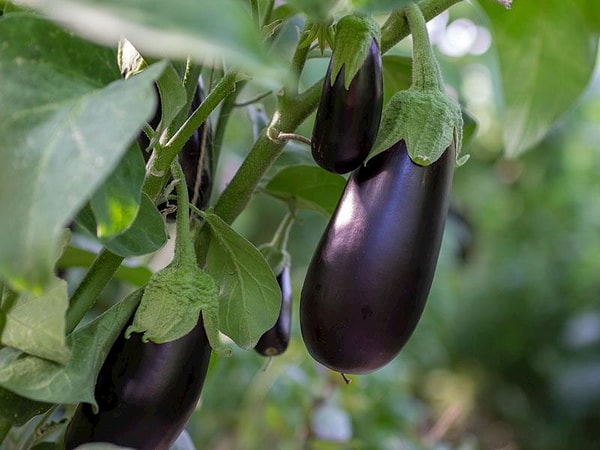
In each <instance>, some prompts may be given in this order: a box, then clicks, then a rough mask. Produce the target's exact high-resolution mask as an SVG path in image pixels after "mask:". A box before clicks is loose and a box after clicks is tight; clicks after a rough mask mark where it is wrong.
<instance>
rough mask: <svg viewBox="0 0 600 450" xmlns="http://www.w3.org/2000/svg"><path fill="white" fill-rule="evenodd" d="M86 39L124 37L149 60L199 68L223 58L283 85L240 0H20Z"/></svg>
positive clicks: (278, 68)
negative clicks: (194, 64)
mask: <svg viewBox="0 0 600 450" xmlns="http://www.w3.org/2000/svg"><path fill="white" fill-rule="evenodd" d="M20 3H22V4H25V5H28V6H31V7H33V8H36V9H38V10H40V11H43V12H44V13H46V14H48V16H49V17H51V18H52V19H54V20H56V21H58V22H60V23H62V24H64V25H65V26H67V27H69V28H71V29H73V30H75V31H76V32H77V33H79V34H81V35H82V36H84V37H86V38H88V39H91V40H94V41H95V42H99V43H102V44H105V45H116V43H117V42H118V40H119V39H120V38H121V36H125V38H127V40H129V41H130V42H131V43H132V44H133V46H134V47H135V48H136V49H137V50H139V51H140V53H142V55H144V56H145V57H148V56H151V57H158V58H163V57H164V58H167V59H172V60H177V59H185V58H187V57H188V56H189V57H191V58H192V59H193V60H195V61H196V62H198V63H201V64H207V65H209V64H220V63H221V62H222V61H223V60H225V62H226V63H227V64H228V65H230V66H233V67H236V68H237V69H239V70H241V71H244V72H248V73H250V74H251V75H253V76H255V77H256V79H257V80H258V81H260V82H263V83H267V84H273V83H276V85H278V86H279V85H280V82H281V81H282V79H283V73H285V72H284V71H283V63H278V62H277V59H276V58H275V57H274V56H273V55H272V54H268V53H267V50H266V46H265V43H264V41H263V39H262V36H261V35H260V33H259V31H258V27H256V25H255V24H254V23H253V21H252V17H251V15H250V12H249V9H247V8H246V7H245V5H244V2H240V1H239V0H218V1H196V0H171V1H163V0H144V1H141V0H53V1H52V2H48V1H47V0H20Z"/></svg>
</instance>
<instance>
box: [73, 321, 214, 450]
mask: <svg viewBox="0 0 600 450" xmlns="http://www.w3.org/2000/svg"><path fill="white" fill-rule="evenodd" d="M128 325H129V324H127V326H128ZM127 326H126V327H125V328H124V329H123V332H124V330H125V329H126V328H127ZM141 336H142V335H141V334H139V333H134V334H132V335H131V336H130V338H129V339H125V337H124V334H123V333H121V335H120V336H119V337H118V338H117V341H116V342H115V343H114V344H113V346H112V348H111V350H110V352H109V354H108V356H107V358H106V361H105V362H104V364H103V366H102V369H101V370H100V373H99V375H98V379H97V382H96V388H95V397H96V401H97V402H98V406H99V412H98V413H97V414H96V413H94V412H93V410H92V406H91V405H90V404H88V403H80V404H79V405H78V406H77V408H76V410H75V413H74V415H73V417H72V419H71V422H70V423H69V425H68V426H67V430H66V434H65V440H64V443H65V449H66V450H71V449H74V448H76V447H78V446H80V445H82V444H84V443H88V442H109V443H112V444H115V445H119V446H123V447H131V448H135V449H138V450H168V449H169V448H170V447H171V446H172V445H173V443H174V442H175V440H176V439H177V437H178V436H179V435H180V434H181V432H182V430H183V429H184V428H185V425H186V423H187V421H188V420H189V418H190V416H191V415H192V413H193V412H194V409H195V408H196V405H197V403H198V399H199V398H200V394H201V392H202V386H203V384H204V379H205V377H206V372H207V370H208V363H209V360H210V355H211V348H210V345H209V343H208V339H207V337H206V333H205V331H204V324H203V321H202V317H200V319H199V321H198V324H197V325H196V326H195V327H194V328H193V329H192V331H190V332H189V333H188V334H187V335H185V336H183V337H182V338H180V339H177V340H175V341H171V342H167V343H165V344H154V343H152V342H148V343H144V342H142V339H141Z"/></svg>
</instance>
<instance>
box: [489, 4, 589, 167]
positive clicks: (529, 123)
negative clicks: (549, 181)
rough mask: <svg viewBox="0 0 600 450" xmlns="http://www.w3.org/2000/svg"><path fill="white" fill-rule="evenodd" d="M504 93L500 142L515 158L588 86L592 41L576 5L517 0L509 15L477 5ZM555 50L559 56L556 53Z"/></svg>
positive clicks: (529, 146) (583, 11)
mask: <svg viewBox="0 0 600 450" xmlns="http://www.w3.org/2000/svg"><path fill="white" fill-rule="evenodd" d="M481 5H482V6H483V8H484V10H485V11H486V12H487V14H488V16H489V18H490V22H491V29H492V35H493V42H494V46H495V48H496V51H497V54H498V59H499V63H500V64H499V66H500V75H501V83H502V89H503V91H504V101H505V110H504V143H505V153H506V155H508V156H517V155H519V154H520V153H522V152H524V151H526V150H527V149H529V148H531V147H532V146H534V145H535V144H536V143H538V142H539V141H540V140H541V139H542V138H543V137H544V136H545V135H546V133H547V132H548V131H549V129H550V128H551V127H552V125H553V124H554V123H555V122H556V121H557V120H558V119H559V118H561V117H562V116H563V115H564V113H565V112H566V111H568V110H569V109H571V108H572V107H573V105H574V104H575V103H576V101H577V100H578V99H579V97H580V96H581V94H582V93H583V91H584V89H585V88H586V86H587V85H588V83H589V81H590V78H591V75H592V71H593V69H594V65H595V61H596V50H597V39H593V38H594V36H593V34H592V32H591V30H590V29H589V27H588V26H586V25H587V22H586V15H585V10H584V8H582V6H581V2H563V1H561V0H548V1H547V2H544V7H543V8H540V7H539V4H537V3H536V2H529V1H517V2H514V3H513V7H512V9H511V10H510V11H507V10H505V9H504V8H502V7H501V6H500V5H498V4H497V3H495V2H491V1H482V2H481ZM557 49H560V51H557Z"/></svg>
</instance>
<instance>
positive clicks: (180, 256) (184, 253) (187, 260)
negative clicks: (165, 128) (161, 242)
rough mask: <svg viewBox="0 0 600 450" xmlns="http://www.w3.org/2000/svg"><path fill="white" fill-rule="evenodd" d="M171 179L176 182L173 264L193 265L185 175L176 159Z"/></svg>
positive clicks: (193, 257) (194, 257)
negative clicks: (175, 224) (175, 231)
mask: <svg viewBox="0 0 600 450" xmlns="http://www.w3.org/2000/svg"><path fill="white" fill-rule="evenodd" d="M171 171H172V173H173V178H175V179H176V180H177V184H176V187H175V189H176V190H177V236H176V238H175V256H174V258H175V264H183V265H188V264H189V265H193V264H194V263H195V260H196V256H195V255H194V252H193V248H194V247H193V245H192V244H191V241H190V209H189V204H190V200H189V196H188V190H187V185H186V183H185V175H184V174H183V169H182V168H181V164H179V160H178V159H174V160H173V163H172V164H171Z"/></svg>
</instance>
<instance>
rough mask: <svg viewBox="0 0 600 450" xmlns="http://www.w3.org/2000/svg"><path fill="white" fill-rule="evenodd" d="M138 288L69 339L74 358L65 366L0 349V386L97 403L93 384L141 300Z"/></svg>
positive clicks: (49, 398) (42, 397) (56, 399)
mask: <svg viewBox="0 0 600 450" xmlns="http://www.w3.org/2000/svg"><path fill="white" fill-rule="evenodd" d="M142 292H143V291H142V290H137V291H135V292H133V293H132V294H130V295H128V296H127V297H125V298H124V299H123V300H122V301H121V302H119V303H118V304H116V305H114V306H113V307H111V308H110V309H109V310H107V311H106V312H105V313H104V314H102V315H101V316H99V317H98V318H96V319H95V320H94V321H93V322H91V323H90V324H88V325H86V326H84V327H82V328H80V329H78V330H76V331H75V332H74V333H73V334H72V335H71V336H70V338H69V342H70V345H71V358H70V359H69V361H68V362H67V364H66V365H65V366H61V365H59V364H56V363H53V362H50V361H48V360H45V359H41V358H37V357H35V356H29V355H26V356H22V357H19V356H20V355H19V353H18V352H16V351H14V350H12V349H11V348H9V347H4V348H2V349H0V386H2V387H3V388H5V389H8V390H10V391H12V392H14V393H16V394H19V395H21V396H23V397H27V398H30V399H32V400H37V401H41V402H52V403H69V404H75V403H79V402H88V403H91V404H93V405H95V404H96V401H95V399H94V386H95V384H96V377H97V376H98V372H99V371H100V368H101V366H102V364H103V362H104V360H105V359H106V355H107V354H108V352H109V350H110V348H111V347H112V344H113V342H114V341H115V340H116V338H117V337H118V335H119V333H121V332H122V330H123V328H124V326H125V324H126V323H127V321H128V320H129V317H130V316H131V314H132V313H133V310H134V309H135V308H136V306H137V305H138V303H139V302H140V298H141V296H142Z"/></svg>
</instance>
